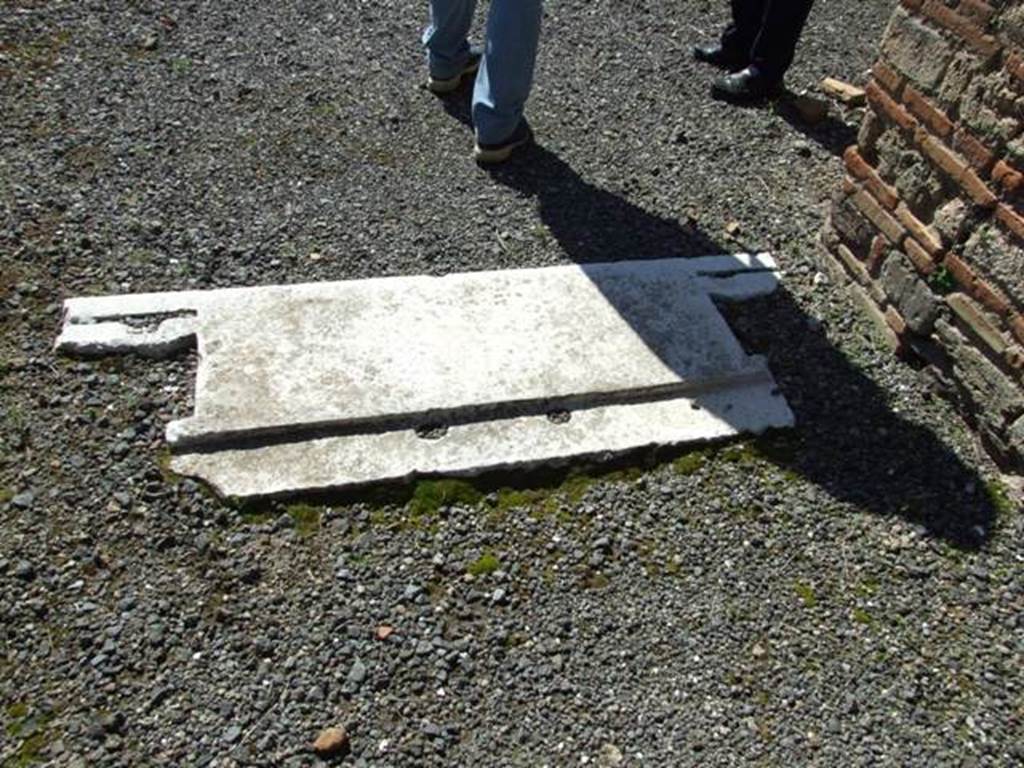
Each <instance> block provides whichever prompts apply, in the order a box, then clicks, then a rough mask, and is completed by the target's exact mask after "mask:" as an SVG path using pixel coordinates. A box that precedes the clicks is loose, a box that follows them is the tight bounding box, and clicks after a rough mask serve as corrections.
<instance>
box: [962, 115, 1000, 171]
mask: <svg viewBox="0 0 1024 768" xmlns="http://www.w3.org/2000/svg"><path fill="white" fill-rule="evenodd" d="M953 149H955V150H956V151H957V152H959V153H960V154H961V155H963V156H964V157H965V158H967V162H969V163H970V164H971V165H973V166H974V167H975V168H977V169H978V170H979V171H982V172H985V171H987V170H988V169H989V168H991V167H992V163H993V162H994V161H995V159H996V156H995V153H994V152H992V150H990V149H989V148H988V147H986V146H985V145H984V144H982V143H981V142H980V141H978V140H977V139H976V138H975V137H974V136H972V135H971V134H970V133H968V132H967V130H966V129H965V128H964V127H963V126H957V129H956V135H955V136H954V137H953Z"/></svg>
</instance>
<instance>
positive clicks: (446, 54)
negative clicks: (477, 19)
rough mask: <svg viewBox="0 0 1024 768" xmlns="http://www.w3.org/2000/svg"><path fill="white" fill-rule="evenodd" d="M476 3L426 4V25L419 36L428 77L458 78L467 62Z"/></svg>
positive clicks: (448, 0) (465, 0) (440, 0)
mask: <svg viewBox="0 0 1024 768" xmlns="http://www.w3.org/2000/svg"><path fill="white" fill-rule="evenodd" d="M475 10H476V0H430V24H428V25H427V28H426V30H424V32H423V45H424V46H425V47H426V49H427V67H428V68H429V70H430V74H431V76H432V77H437V78H450V77H455V76H456V75H458V74H459V73H460V72H461V71H462V69H463V67H464V66H465V65H466V63H467V62H468V61H469V55H470V54H469V41H468V40H467V39H466V37H467V35H469V27H470V25H471V24H472V23H473V11H475Z"/></svg>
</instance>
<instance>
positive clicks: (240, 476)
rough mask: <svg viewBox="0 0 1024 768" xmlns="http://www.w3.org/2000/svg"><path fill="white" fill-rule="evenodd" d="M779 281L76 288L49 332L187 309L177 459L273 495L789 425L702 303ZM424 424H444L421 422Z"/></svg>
mask: <svg viewBox="0 0 1024 768" xmlns="http://www.w3.org/2000/svg"><path fill="white" fill-rule="evenodd" d="M777 282H778V276H777V274H776V272H775V263H774V261H773V260H772V259H771V257H770V256H768V255H767V254H762V255H759V256H747V255H741V256H723V257H710V258H704V259H669V260H661V261H634V262H616V263H608V264H593V265H582V266H564V267H548V268H541V269H524V270H512V271H502V272H476V273H464V274H457V275H448V276H445V277H423V276H420V277H399V278H376V279H371V280H357V281H345V282H333V283H320V284H304V285H295V286H268V287H254V288H240V289H223V290H213V291H208V292H195V291H189V292H180V293H166V294H142V295H136V296H120V297H99V298H85V299H72V300H69V301H68V302H66V305H65V327H64V331H63V332H62V334H61V337H60V338H59V339H58V348H59V349H63V350H65V351H70V352H75V351H81V350H82V347H81V346H80V345H81V344H82V340H83V339H88V340H90V341H91V343H97V339H99V340H100V341H102V337H103V335H104V333H109V334H111V337H112V338H114V337H116V339H117V341H118V346H117V348H118V349H123V348H125V346H126V345H127V346H130V344H131V343H132V340H133V339H134V340H135V342H136V343H137V345H138V347H139V349H140V350H144V349H145V348H146V345H147V344H149V345H151V346H152V344H153V343H154V341H155V340H158V339H159V337H160V334H161V331H162V330H164V325H167V324H172V325H173V323H172V321H171V320H167V321H165V322H164V323H163V324H160V325H158V326H155V327H153V328H150V329H148V330H147V331H146V332H145V333H140V332H138V331H137V329H134V330H132V332H131V333H128V334H127V335H126V334H125V332H124V326H125V324H131V323H137V320H138V319H139V318H148V319H151V318H152V317H153V316H154V315H161V314H168V313H182V312H188V313H193V314H194V317H192V318H188V319H187V321H188V322H187V325H186V324H182V328H181V329H179V330H187V331H189V332H193V331H194V338H195V340H196V343H197V346H198V350H199V357H200V363H199V369H198V373H197V385H196V398H195V399H196V413H195V415H194V416H193V417H192V418H190V419H186V420H184V421H182V422H175V423H172V424H171V425H170V426H169V428H168V440H169V442H170V443H171V444H172V446H174V448H175V450H176V452H177V453H178V454H180V455H177V456H175V458H174V460H173V462H174V468H175V469H176V471H179V472H182V473H183V474H195V475H197V476H199V477H202V478H204V479H207V480H209V481H210V482H212V483H213V484H214V485H215V486H216V487H218V488H219V489H221V490H222V492H224V493H226V494H229V495H236V496H243V497H244V496H251V495H279V494H287V493H293V492H298V491H301V490H303V489H306V490H310V489H328V488H344V487H349V486H352V485H360V484H363V483H368V482H374V481H379V480H386V479H401V478H407V477H411V476H415V475H418V474H438V473H440V474H445V473H450V474H465V473H472V472H474V471H486V470H489V469H500V468H505V467H509V466H517V465H528V464H535V463H545V462H552V461H562V460H566V459H569V458H571V457H574V456H584V455H594V454H602V453H609V452H611V453H619V452H622V451H625V450H629V449H632V448H639V447H643V446H645V445H655V444H676V443H680V442H689V441H694V440H706V439H712V438H715V437H721V436H724V435H729V434H736V433H738V432H742V431H749V432H759V431H762V430H763V429H766V428H768V427H779V426H788V425H790V424H792V421H793V418H792V413H791V412H790V411H789V409H788V406H786V404H785V401H784V400H783V399H782V398H781V396H780V395H779V394H778V392H777V391H776V390H775V386H774V381H773V380H772V377H771V374H770V372H769V371H768V369H767V367H766V366H765V364H764V362H763V361H762V360H761V359H760V358H756V357H750V356H747V355H746V354H745V353H744V352H743V350H742V349H741V347H740V345H739V343H738V342H737V340H736V339H735V337H734V336H733V335H732V333H731V331H730V330H729V328H728V326H727V325H726V324H725V322H724V320H723V319H722V317H721V316H720V315H719V313H718V311H717V309H716V308H715V306H714V304H713V303H712V302H711V297H712V296H715V297H717V298H720V299H724V300H740V299H743V298H748V297H750V296H755V295H761V294H764V293H768V292H770V291H771V290H773V289H774V288H775V287H776V286H777ZM119 321H123V322H119ZM175 327H176V326H175ZM87 329H88V330H87ZM130 330H131V329H130ZM167 330H173V329H170V328H169V329H167ZM76 345H79V346H76ZM108 348H110V349H113V348H114V347H108ZM695 405H698V406H699V408H697V409H695V407H694V406H695ZM555 408H558V409H564V410H567V411H569V412H570V413H569V416H570V425H571V426H570V427H569V428H562V427H561V425H553V424H552V423H551V422H550V421H549V420H548V419H547V418H546V417H545V413H546V412H547V411H549V410H552V409H555ZM428 423H443V424H445V425H446V426H448V427H449V430H448V434H447V435H446V436H445V437H444V439H442V440H441V441H424V440H422V439H420V438H419V437H417V436H416V432H415V428H416V427H420V426H424V425H425V424H428ZM226 441H232V442H231V443H228V442H226ZM183 451H189V452H188V453H182V452H183ZM232 468H234V469H232ZM282 473H284V474H283V475H282ZM289 478H290V479H289Z"/></svg>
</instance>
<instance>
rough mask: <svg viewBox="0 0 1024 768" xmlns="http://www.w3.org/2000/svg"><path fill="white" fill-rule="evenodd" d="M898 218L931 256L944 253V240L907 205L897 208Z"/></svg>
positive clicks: (903, 204) (902, 204)
mask: <svg viewBox="0 0 1024 768" xmlns="http://www.w3.org/2000/svg"><path fill="white" fill-rule="evenodd" d="M896 218H897V219H899V220H900V223H901V224H902V225H903V226H904V227H906V228H907V229H909V230H910V234H912V235H913V236H914V237H915V238H916V239H917V242H919V243H920V244H921V247H923V248H924V249H925V250H926V251H928V255H929V256H935V255H936V254H938V253H940V252H941V251H942V238H941V237H939V235H938V233H936V232H935V231H934V230H933V229H932V228H931V227H929V226H927V225H926V224H925V223H924V222H923V221H921V220H920V219H919V218H917V216H915V215H914V214H913V212H911V210H910V209H909V208H908V207H907V205H906V203H900V204H899V205H898V206H897V207H896Z"/></svg>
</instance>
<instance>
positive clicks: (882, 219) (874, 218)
mask: <svg viewBox="0 0 1024 768" xmlns="http://www.w3.org/2000/svg"><path fill="white" fill-rule="evenodd" d="M853 203H854V205H856V206H857V208H859V209H860V212H861V213H863V214H864V215H865V216H867V217H868V220H869V221H870V222H871V223H872V224H874V225H875V226H876V227H877V228H878V230H879V231H880V232H881V233H882V234H883V235H885V236H886V237H888V238H889V240H890V241H892V242H893V243H898V242H900V241H902V240H903V237H904V235H906V234H907V232H906V230H905V229H904V228H903V225H902V224H900V223H899V222H898V221H896V219H894V218H893V217H892V215H891V214H890V213H889V212H888V211H886V210H885V209H884V208H883V207H882V206H881V205H880V204H879V202H878V201H877V200H875V198H874V196H873V195H872V194H871V193H870V192H868V191H867V190H866V189H862V190H860V191H859V192H857V194H855V195H854V196H853Z"/></svg>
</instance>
